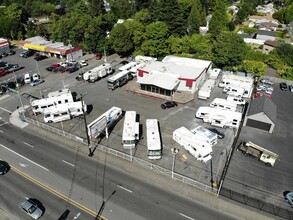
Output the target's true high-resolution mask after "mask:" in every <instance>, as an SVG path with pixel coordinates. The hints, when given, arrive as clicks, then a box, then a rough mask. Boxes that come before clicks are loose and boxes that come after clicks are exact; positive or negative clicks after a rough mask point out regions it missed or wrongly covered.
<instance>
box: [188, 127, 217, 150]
mask: <svg viewBox="0 0 293 220" xmlns="http://www.w3.org/2000/svg"><path fill="white" fill-rule="evenodd" d="M191 132H192V133H193V134H194V135H195V137H196V139H198V140H201V141H202V142H206V143H208V144H209V145H211V146H212V147H213V146H215V145H216V144H217V140H218V135H217V134H216V133H214V132H211V131H210V130H208V129H206V128H204V127H202V126H197V127H196V128H194V129H191Z"/></svg>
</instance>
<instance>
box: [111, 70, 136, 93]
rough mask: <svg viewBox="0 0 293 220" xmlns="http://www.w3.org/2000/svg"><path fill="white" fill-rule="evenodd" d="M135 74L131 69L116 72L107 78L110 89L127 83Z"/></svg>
mask: <svg viewBox="0 0 293 220" xmlns="http://www.w3.org/2000/svg"><path fill="white" fill-rule="evenodd" d="M132 79H133V76H132V74H131V73H130V72H129V70H124V71H122V72H119V73H117V74H115V75H114V76H112V77H110V78H109V79H108V80H107V86H108V88H109V89H110V90H114V89H116V88H118V87H120V86H123V85H124V84H126V83H127V82H128V81H129V80H132Z"/></svg>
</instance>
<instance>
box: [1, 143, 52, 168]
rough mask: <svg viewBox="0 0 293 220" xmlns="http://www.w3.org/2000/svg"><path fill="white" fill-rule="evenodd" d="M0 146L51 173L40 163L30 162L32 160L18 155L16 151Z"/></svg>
mask: <svg viewBox="0 0 293 220" xmlns="http://www.w3.org/2000/svg"><path fill="white" fill-rule="evenodd" d="M0 146H1V147H3V148H5V149H6V150H8V151H10V152H12V153H14V154H16V155H17V156H19V157H21V158H23V159H25V160H27V161H29V162H31V163H32V164H35V165H36V166H38V167H41V168H42V169H44V170H46V171H48V172H49V170H48V169H47V168H46V167H43V166H42V165H40V164H38V163H36V162H34V161H32V160H30V159H28V158H26V157H24V156H22V155H20V154H19V153H16V152H15V151H13V150H11V149H9V148H8V147H5V146H4V145H2V144H0Z"/></svg>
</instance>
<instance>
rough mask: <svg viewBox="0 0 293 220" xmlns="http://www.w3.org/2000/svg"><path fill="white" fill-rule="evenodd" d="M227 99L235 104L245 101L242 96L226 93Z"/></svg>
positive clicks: (243, 103)
mask: <svg viewBox="0 0 293 220" xmlns="http://www.w3.org/2000/svg"><path fill="white" fill-rule="evenodd" d="M227 100H228V101H229V102H234V103H236V104H237V105H245V103H246V102H245V100H244V99H243V98H242V97H237V96H233V95H228V96H227Z"/></svg>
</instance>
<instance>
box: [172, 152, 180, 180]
mask: <svg viewBox="0 0 293 220" xmlns="http://www.w3.org/2000/svg"><path fill="white" fill-rule="evenodd" d="M171 153H172V154H173V163H172V179H173V178H174V169H175V158H176V155H177V154H178V153H179V149H178V148H171Z"/></svg>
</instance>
